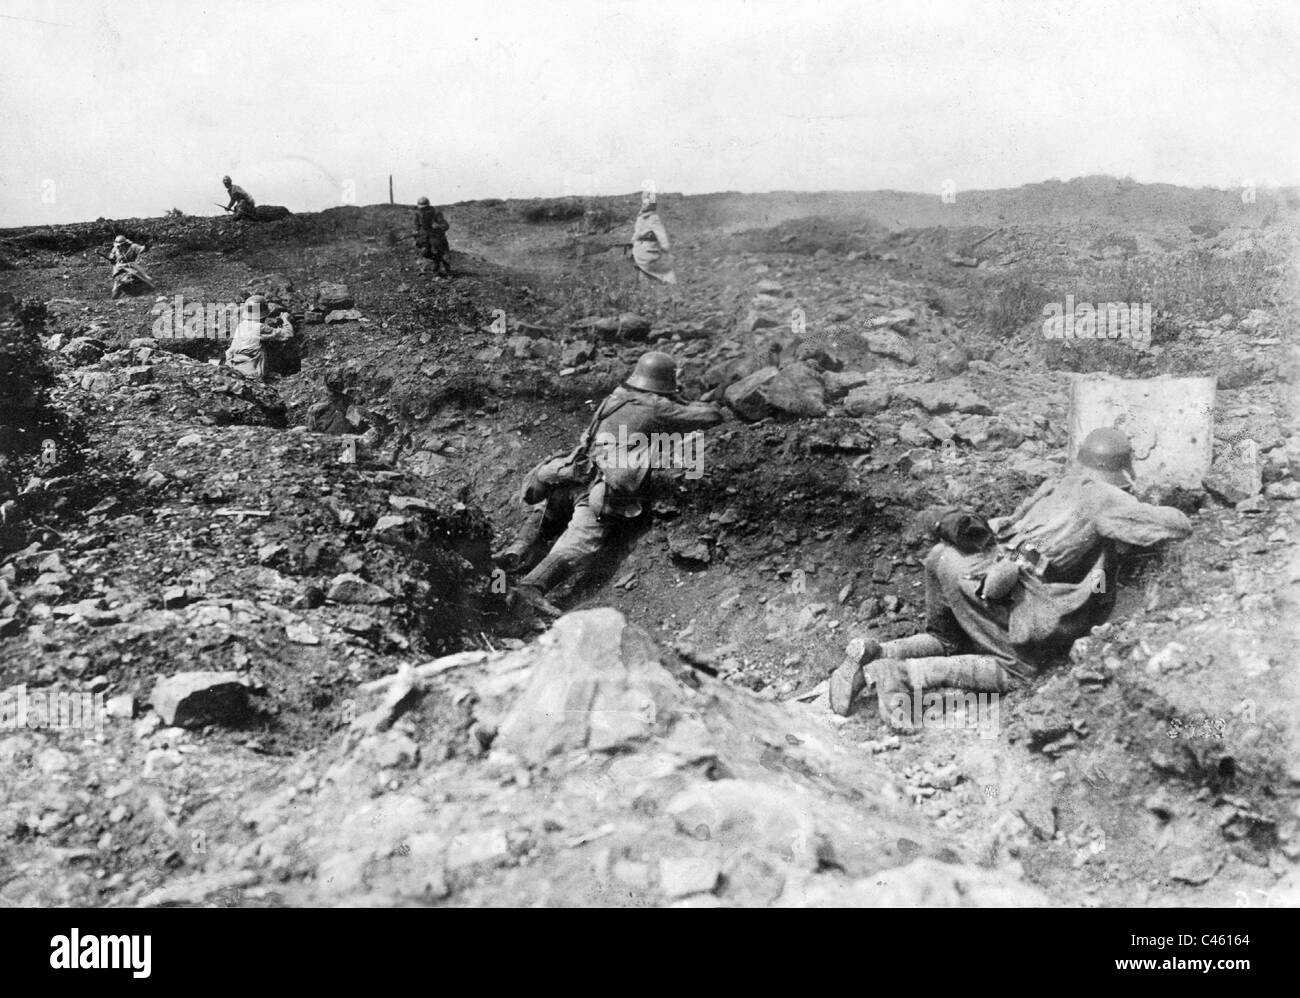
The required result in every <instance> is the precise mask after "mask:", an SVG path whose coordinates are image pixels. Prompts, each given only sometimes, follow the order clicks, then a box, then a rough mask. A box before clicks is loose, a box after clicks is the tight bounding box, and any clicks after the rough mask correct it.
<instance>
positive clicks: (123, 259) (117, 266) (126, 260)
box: [107, 235, 154, 298]
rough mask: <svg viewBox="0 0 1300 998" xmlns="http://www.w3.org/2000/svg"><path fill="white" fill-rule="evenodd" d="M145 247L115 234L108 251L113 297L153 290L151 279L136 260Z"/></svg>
mask: <svg viewBox="0 0 1300 998" xmlns="http://www.w3.org/2000/svg"><path fill="white" fill-rule="evenodd" d="M144 251H145V247H144V246H142V245H140V244H139V243H133V242H131V240H129V239H127V238H126V236H121V235H119V236H115V237H114V238H113V246H112V248H111V249H109V251H108V257H107V259H108V262H109V263H111V264H112V265H113V297H114V298H121V297H122V296H123V295H143V294H148V293H149V292H151V291H153V290H154V285H153V280H152V279H151V278H150V277H149V275H148V274H146V273H145V271H144V268H143V267H141V266H140V264H139V263H138V262H137V261H138V260H139V258H140V254H141V253H143V252H144Z"/></svg>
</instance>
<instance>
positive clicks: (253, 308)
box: [244, 295, 269, 315]
mask: <svg viewBox="0 0 1300 998" xmlns="http://www.w3.org/2000/svg"><path fill="white" fill-rule="evenodd" d="M268 308H269V306H268V305H267V302H266V296H265V295H249V296H248V298H246V299H245V300H244V312H245V314H253V313H256V314H257V315H265V314H266V313H267V310H268Z"/></svg>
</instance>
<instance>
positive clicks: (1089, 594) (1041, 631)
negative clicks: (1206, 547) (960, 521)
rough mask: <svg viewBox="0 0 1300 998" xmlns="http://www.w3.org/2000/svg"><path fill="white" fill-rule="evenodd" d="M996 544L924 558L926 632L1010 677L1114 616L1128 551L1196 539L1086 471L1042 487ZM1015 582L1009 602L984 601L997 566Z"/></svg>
mask: <svg viewBox="0 0 1300 998" xmlns="http://www.w3.org/2000/svg"><path fill="white" fill-rule="evenodd" d="M993 525H994V527H995V532H996V535H997V540H998V544H997V546H996V547H994V548H991V549H990V550H987V551H983V552H979V553H976V554H963V553H962V552H960V551H958V550H957V549H956V548H955V547H952V546H951V545H949V544H942V543H941V544H938V545H936V546H935V547H934V548H933V550H931V552H930V554H929V556H928V557H927V558H926V559H925V597H926V598H925V603H926V631H927V632H928V633H929V634H931V635H933V636H935V637H937V638H938V639H939V640H940V641H941V642H942V643H943V644H944V646H945V647H946V648H949V649H951V650H953V651H954V652H956V651H971V652H976V653H980V654H987V655H993V656H996V657H997V658H998V659H1000V660H1001V661H1002V663H1003V667H1004V668H1005V669H1006V670H1007V672H1008V673H1009V674H1010V678H1013V679H1018V680H1024V679H1029V678H1032V677H1033V676H1034V675H1036V674H1037V673H1038V672H1039V671H1040V670H1041V669H1043V668H1045V667H1048V666H1051V665H1054V664H1058V663H1059V662H1061V661H1063V660H1064V659H1065V658H1066V657H1067V656H1068V655H1069V653H1070V647H1071V646H1072V645H1073V644H1074V642H1075V640H1076V639H1078V638H1080V637H1082V636H1083V635H1085V634H1087V633H1088V631H1089V630H1090V629H1091V628H1092V627H1093V626H1094V625H1095V624H1097V623H1101V622H1102V620H1104V619H1105V617H1106V616H1107V615H1108V613H1109V610H1110V606H1111V604H1112V603H1113V600H1114V592H1115V570H1116V568H1117V563H1118V562H1117V555H1118V553H1119V549H1120V548H1121V547H1122V546H1131V547H1152V546H1154V545H1156V544H1158V543H1160V542H1162V541H1167V540H1177V539H1181V538H1183V537H1186V536H1187V535H1188V534H1190V533H1191V531H1192V527H1191V524H1190V523H1189V522H1188V520H1187V517H1186V516H1184V515H1183V514H1182V512H1180V511H1179V510H1177V509H1174V508H1172V507H1170V506H1153V505H1149V504H1147V503H1144V502H1141V501H1139V500H1138V499H1137V498H1135V497H1134V496H1132V495H1130V494H1129V493H1127V492H1125V491H1124V490H1123V489H1120V488H1117V487H1116V486H1114V485H1111V484H1108V483H1107V482H1105V481H1102V480H1101V478H1099V477H1097V476H1095V475H1093V474H1091V473H1090V472H1089V471H1088V470H1087V469H1084V470H1082V471H1078V472H1074V473H1071V474H1068V475H1066V476H1065V477H1063V478H1061V479H1059V480H1057V481H1055V482H1046V483H1044V484H1043V485H1042V486H1041V487H1040V488H1039V489H1038V491H1037V492H1035V493H1034V494H1033V495H1032V496H1030V498H1029V499H1027V500H1026V501H1025V502H1024V503H1022V504H1021V505H1020V507H1019V508H1018V509H1017V510H1016V511H1015V512H1014V513H1012V514H1011V516H1009V517H1007V518H1006V519H1005V520H1002V521H998V520H994V521H993ZM999 565H1010V566H1012V567H1013V570H1014V571H1015V578H1014V580H1013V582H1012V586H1011V588H1010V590H1009V591H1008V593H1007V594H1006V595H1005V596H1004V597H1003V598H1001V599H986V598H985V597H984V596H983V595H981V593H982V591H983V590H984V588H985V582H986V580H987V579H988V578H989V577H990V574H991V573H992V572H993V571H994V570H995V566H999Z"/></svg>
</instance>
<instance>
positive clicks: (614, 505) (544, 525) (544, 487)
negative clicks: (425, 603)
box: [496, 353, 726, 616]
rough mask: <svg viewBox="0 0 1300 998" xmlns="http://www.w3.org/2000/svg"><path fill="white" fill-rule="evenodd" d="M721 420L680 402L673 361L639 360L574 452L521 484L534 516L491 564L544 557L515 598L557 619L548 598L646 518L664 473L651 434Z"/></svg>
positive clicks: (709, 407)
mask: <svg viewBox="0 0 1300 998" xmlns="http://www.w3.org/2000/svg"><path fill="white" fill-rule="evenodd" d="M725 418H726V413H725V411H724V410H723V409H722V408H721V407H720V406H718V405H716V404H714V403H713V402H712V401H703V400H701V401H699V402H686V401H684V400H682V399H681V398H679V397H678V394H677V362H676V361H674V360H673V358H672V357H670V356H668V355H667V354H664V353H647V354H645V355H644V356H642V358H641V359H640V360H639V361H637V365H636V369H635V370H634V371H633V372H632V376H631V377H630V378H628V379H627V381H626V382H624V383H623V384H622V385H620V386H619V387H618V388H616V389H614V391H613V392H612V393H611V394H610V396H609V397H608V398H606V399H605V401H603V402H602V403H601V404H600V406H599V407H598V408H597V409H596V412H595V415H594V416H592V419H591V423H590V424H589V425H588V426H587V429H586V431H585V432H584V433H583V434H582V439H581V440H580V441H579V443H578V446H577V448H576V449H574V450H573V451H572V452H570V453H568V454H559V455H555V456H553V457H550V458H548V459H547V460H545V461H543V462H542V463H541V464H539V465H538V466H537V467H535V468H534V469H533V470H532V471H531V472H529V473H528V477H527V478H526V479H525V480H524V489H523V499H524V502H526V503H528V504H530V505H533V506H534V509H533V510H532V511H530V513H529V514H528V520H527V522H526V524H525V526H524V528H523V530H521V531H520V534H519V537H518V538H517V539H516V541H515V542H514V543H513V544H512V545H510V546H509V547H508V548H506V549H505V550H504V551H502V552H500V553H499V554H498V555H497V558H496V560H497V563H498V564H499V565H501V566H502V567H503V568H506V569H507V570H512V569H523V568H527V567H528V565H529V564H530V563H531V562H532V560H533V559H535V558H536V557H539V556H540V555H542V554H545V557H542V558H541V561H540V562H539V563H538V564H537V565H536V567H535V568H533V569H532V571H531V572H529V573H528V574H527V575H526V576H525V577H524V578H523V580H522V581H521V582H520V584H519V585H518V586H517V587H516V591H517V592H518V594H519V596H520V598H522V599H523V600H524V601H525V602H526V603H528V604H529V605H530V606H532V607H533V608H534V609H537V610H540V611H541V612H543V613H545V614H547V615H548V616H555V615H557V614H558V613H559V610H557V609H556V608H555V607H554V606H552V605H551V604H550V603H549V602H548V601H547V600H546V598H545V596H546V593H547V592H549V591H550V590H552V589H554V588H555V587H556V586H558V585H559V584H560V583H561V582H564V581H565V580H566V579H568V578H569V577H570V576H571V575H573V573H574V572H575V570H577V571H579V572H580V573H581V572H585V571H586V570H587V569H588V568H589V566H591V564H592V563H593V562H594V561H595V560H596V558H597V556H598V555H599V554H600V552H601V551H602V550H604V549H605V548H606V546H607V545H609V544H610V543H611V542H612V541H613V540H615V538H616V537H617V536H618V535H619V534H620V532H621V531H622V530H623V529H627V528H631V527H632V525H633V523H634V521H637V520H639V519H640V518H642V517H643V515H644V513H645V508H644V500H645V499H646V497H647V496H648V494H649V492H650V489H651V488H652V486H653V484H654V482H655V479H656V477H657V473H658V474H663V473H664V472H662V471H660V470H659V469H658V468H656V467H654V466H653V465H655V463H656V462H655V460H654V459H653V457H652V455H651V453H650V449H651V448H652V447H653V446H654V443H653V441H652V439H651V434H669V433H678V434H683V433H690V432H692V431H695V430H703V429H705V428H707V427H710V426H715V425H717V424H718V423H720V422H722V421H723V420H724V419H725ZM623 442H626V444H624V443H623ZM642 523H644V521H643V520H642ZM559 530H563V531H564V532H563V534H562V535H561V536H560V537H559V539H558V540H556V541H555V542H554V545H553V546H552V547H551V548H550V552H549V553H546V546H547V537H548V536H553V535H554V534H555V533H556V532H557V531H559Z"/></svg>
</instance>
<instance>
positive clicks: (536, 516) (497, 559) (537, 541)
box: [492, 507, 546, 572]
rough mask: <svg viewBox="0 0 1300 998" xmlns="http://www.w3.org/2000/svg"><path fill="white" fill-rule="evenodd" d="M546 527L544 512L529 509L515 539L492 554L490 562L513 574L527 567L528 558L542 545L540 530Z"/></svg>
mask: <svg viewBox="0 0 1300 998" xmlns="http://www.w3.org/2000/svg"><path fill="white" fill-rule="evenodd" d="M545 525H546V517H545V510H544V509H543V508H541V507H538V508H536V509H530V510H529V511H528V513H527V514H526V515H525V518H524V525H523V526H522V527H520V528H519V533H518V534H516V535H515V539H514V540H513V541H511V542H510V543H509V544H507V545H506V546H505V547H503V548H502V549H501V550H499V551H495V552H493V554H492V561H493V563H494V564H496V565H497V566H498V567H499V568H504V569H505V570H506V571H507V572H513V571H515V570H517V569H519V568H520V567H522V566H524V565H528V567H530V568H531V567H532V566H531V565H529V561H530V556H535V555H536V554H537V553H538V552H537V548H538V547H540V546H541V543H542V529H543V528H544V527H545Z"/></svg>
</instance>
